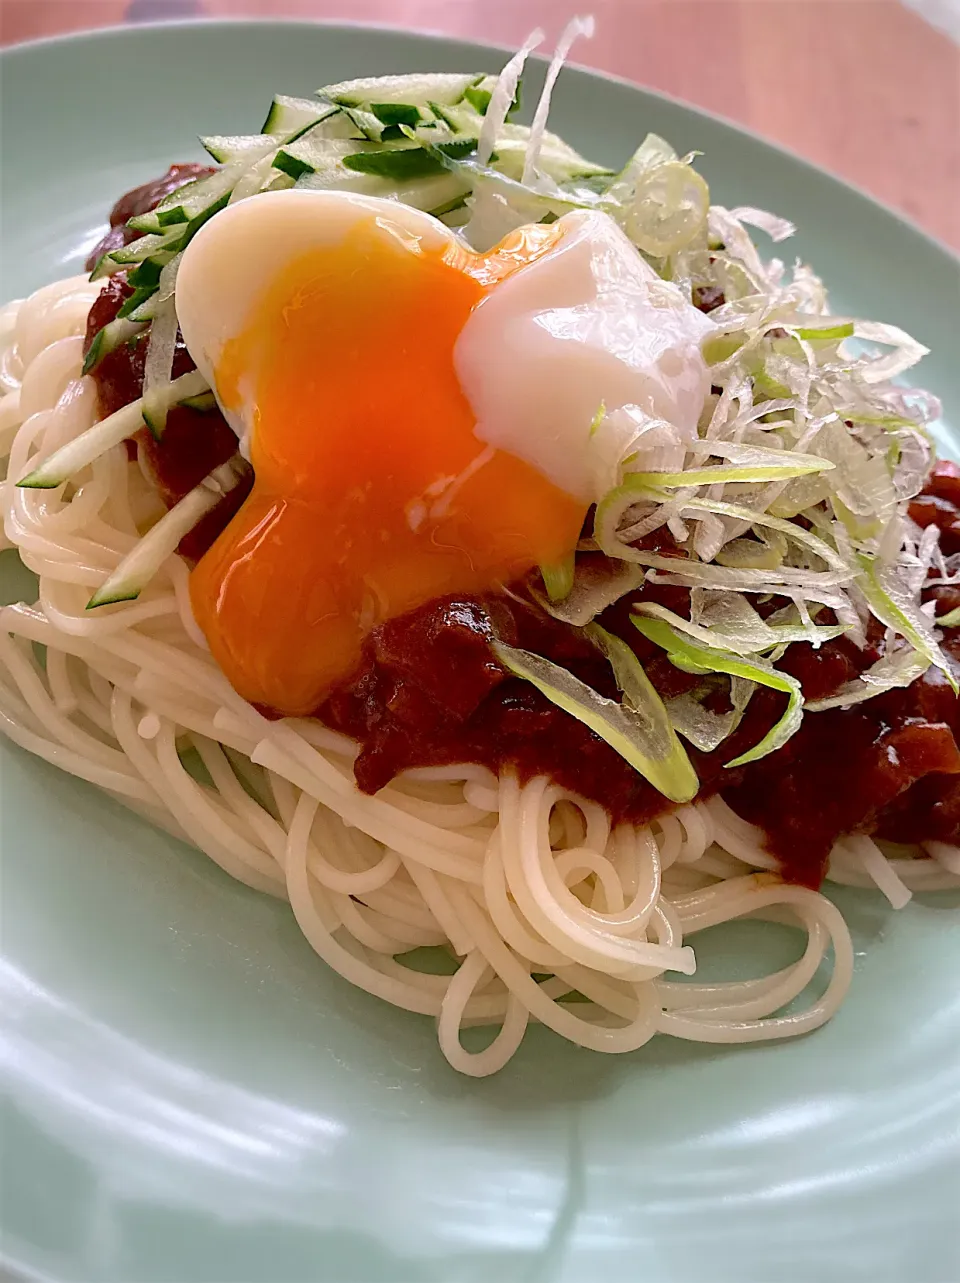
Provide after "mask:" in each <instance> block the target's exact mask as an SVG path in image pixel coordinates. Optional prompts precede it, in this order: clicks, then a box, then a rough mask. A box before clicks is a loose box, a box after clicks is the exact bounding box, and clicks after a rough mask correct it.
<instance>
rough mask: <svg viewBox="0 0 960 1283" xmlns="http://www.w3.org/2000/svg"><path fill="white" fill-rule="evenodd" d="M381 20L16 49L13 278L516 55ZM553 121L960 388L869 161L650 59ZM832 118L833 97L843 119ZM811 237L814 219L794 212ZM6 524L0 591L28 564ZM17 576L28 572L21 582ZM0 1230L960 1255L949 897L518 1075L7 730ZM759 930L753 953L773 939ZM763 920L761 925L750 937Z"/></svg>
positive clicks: (934, 283) (536, 1278)
mask: <svg viewBox="0 0 960 1283" xmlns="http://www.w3.org/2000/svg"><path fill="white" fill-rule="evenodd" d="M499 62H500V59H499V57H498V55H497V54H496V53H495V52H491V51H489V50H482V49H475V48H473V49H471V48H469V47H467V46H463V45H457V44H453V43H449V42H443V41H432V40H427V39H423V38H419V37H412V36H405V35H400V34H391V33H386V32H379V31H373V30H360V29H357V30H348V29H335V28H320V27H306V26H287V27H282V26H280V27H277V26H270V27H268V26H262V27H257V26H242V25H238V26H200V27H194V28H184V27H180V28H177V27H174V28H168V29H165V30H163V29H161V30H156V29H154V30H146V29H140V30H131V31H127V32H123V33H112V34H106V35H100V36H94V37H91V38H85V39H80V40H70V41H64V42H56V43H51V44H47V45H44V46H37V47H34V48H27V49H23V50H19V51H14V52H12V53H7V54H5V55H4V56H3V58H2V62H0V69H2V111H3V192H2V197H3V205H2V216H3V226H2V234H3V241H2V251H3V260H2V270H3V279H2V290H0V294H2V296H3V297H5V298H6V297H10V296H12V295H16V294H22V293H25V292H26V291H28V290H30V289H32V288H34V287H35V286H38V285H40V284H42V283H44V282H45V281H48V280H50V279H52V278H54V277H56V276H58V275H63V274H65V273H66V272H68V271H76V270H78V269H79V264H80V261H81V259H82V257H83V253H84V251H85V249H86V248H87V247H88V246H89V245H90V244H91V242H93V241H94V240H96V238H97V236H98V235H99V231H100V225H101V223H102V222H103V220H104V216H105V213H106V210H107V208H108V207H109V205H110V204H111V203H112V201H113V200H114V198H115V197H116V196H117V195H118V194H119V193H120V192H122V191H124V190H125V189H126V188H128V187H130V186H132V185H133V184H134V183H136V182H139V181H142V180H144V179H146V178H148V177H151V176H152V175H154V174H156V173H157V172H159V171H161V170H162V169H163V168H164V167H165V166H166V165H167V164H168V163H170V162H171V161H174V160H184V159H189V158H192V157H194V156H197V155H198V151H197V146H196V144H195V143H194V142H193V141H192V140H193V139H194V136H195V135H196V134H197V133H218V132H223V133H234V132H251V131H252V130H255V129H256V128H258V127H259V125H260V122H261V119H262V116H263V114H264V111H265V104H267V103H268V102H269V100H270V97H271V96H272V94H273V93H274V91H280V92H285V93H292V94H305V93H308V92H309V91H311V90H312V89H313V88H314V87H316V86H317V85H320V84H323V83H324V82H329V81H331V80H336V79H341V78H345V77H348V76H356V75H361V74H363V75H370V74H378V73H384V72H388V71H420V70H426V69H431V70H432V69H437V70H439V69H448V70H457V69H459V70H464V69H473V68H477V69H478V70H495V69H496V68H497V67H498V65H499ZM553 122H554V127H555V128H556V129H557V130H558V131H559V132H560V133H562V134H564V135H565V136H566V137H568V138H569V139H570V141H571V142H573V143H574V144H575V145H576V146H577V147H579V148H581V149H582V150H584V151H586V152H587V153H589V154H590V155H595V156H596V157H597V158H598V159H602V160H607V161H609V162H612V163H613V162H618V161H619V160H621V159H622V158H623V157H625V156H626V155H627V154H628V152H629V151H630V150H632V148H633V147H634V146H635V145H636V143H637V141H638V140H639V139H640V137H642V135H643V134H644V133H645V132H646V131H647V130H648V129H652V130H655V131H656V132H658V133H661V134H663V135H665V136H666V137H668V138H669V139H671V140H672V141H673V142H674V144H675V145H676V146H677V147H678V149H679V150H680V151H685V150H687V149H688V148H698V149H699V150H701V151H703V152H705V153H706V154H705V157H704V159H703V161H702V168H703V171H704V173H705V174H706V176H707V177H708V179H709V180H710V182H711V185H712V187H713V190H714V195H715V199H717V200H718V201H720V202H722V203H724V204H728V205H733V204H754V205H760V206H764V207H767V208H772V209H775V210H777V211H778V212H780V213H782V214H785V215H787V216H789V217H790V218H792V219H794V220H795V221H796V222H797V223H798V224H799V225H800V229H801V231H800V235H799V236H798V238H797V241H796V252H798V253H800V254H802V255H803V256H805V257H809V258H810V259H811V260H812V261H813V262H814V263H815V264H816V265H817V266H818V267H819V269H820V270H821V271H822V273H823V274H824V275H825V276H826V278H827V279H828V281H830V282H831V283H832V285H833V287H834V297H835V303H836V305H837V306H838V307H845V308H846V307H849V308H851V309H856V311H857V312H859V313H860V314H863V315H869V316H875V317H880V318H884V319H886V320H889V321H894V322H896V323H898V324H900V325H902V326H904V327H906V328H907V329H909V330H911V331H912V332H913V333H914V334H916V335H917V336H918V337H919V338H920V339H922V340H924V341H926V342H928V343H929V344H931V345H932V346H934V347H935V349H937V355H935V356H934V357H931V358H930V359H929V360H928V361H927V362H926V363H925V365H924V367H923V376H924V381H925V382H926V384H927V385H928V386H930V387H931V388H932V389H933V390H934V391H936V392H937V393H938V394H940V395H941V396H942V397H943V398H944V402H945V406H946V417H947V419H948V421H952V422H953V423H954V424H955V425H956V424H960V372H958V369H957V349H956V335H957V322H958V311H960V309H958V297H960V279H958V272H957V264H956V262H955V261H954V260H953V259H951V258H950V257H949V256H948V255H947V254H945V253H944V252H943V251H942V250H940V249H938V248H937V247H936V246H934V245H933V244H932V243H931V242H929V241H928V240H927V239H925V238H924V237H923V236H922V235H920V234H919V233H918V232H916V231H914V230H912V229H911V228H909V227H907V226H905V225H904V224H903V223H901V222H899V221H898V220H897V219H896V218H894V217H893V216H892V215H891V214H889V213H887V212H885V211H884V210H882V209H880V208H878V207H877V206H876V205H873V204H872V203H870V202H869V201H867V200H866V199H865V198H864V197H862V196H860V195H858V194H856V193H854V192H853V191H851V190H849V189H848V188H846V187H844V186H842V185H840V184H838V183H836V182H835V181H833V180H832V179H830V178H827V177H826V176H825V175H823V174H821V173H818V172H817V171H815V170H813V169H810V168H808V167H807V166H805V165H803V164H801V163H800V162H798V161H796V160H794V159H792V158H790V157H787V156H785V155H784V154H782V153H781V152H778V151H776V150H775V149H773V148H771V147H768V146H766V145H764V144H762V143H760V142H758V141H756V140H755V139H753V138H750V137H748V136H746V135H744V134H742V133H739V132H738V131H736V130H735V129H733V128H731V127H729V126H727V125H724V124H721V123H718V122H717V121H715V120H711V119H708V118H706V117H703V116H701V115H699V114H698V113H697V112H694V111H692V110H690V109H688V108H686V107H682V106H679V105H677V104H674V103H669V102H665V101H663V100H662V99H660V98H657V97H655V96H653V95H650V94H645V93H642V92H641V91H639V90H636V89H633V88H630V87H629V86H627V85H624V84H619V83H614V82H611V81H606V80H603V79H600V78H597V77H594V76H590V75H586V74H583V73H579V72H576V73H574V72H567V73H565V75H564V77H562V78H561V82H560V88H559V91H558V93H557V96H556V110H555V115H554V117H553ZM838 128H842V122H838ZM791 252H793V251H792V249H791ZM24 584H25V577H22V576H21V575H20V573H19V572H18V568H17V565H16V563H15V562H14V561H13V560H12V558H11V556H10V555H9V554H7V555H5V556H4V558H3V560H2V561H0V591H2V593H3V594H4V596H5V597H6V599H8V600H9V599H10V598H13V597H16V596H17V595H18V594H19V593H20V592H22V591H27V589H26V588H25V587H24V586H23V585H24ZM18 585H19V586H18ZM0 772H2V774H0V786H2V793H0V808H2V809H0V816H2V842H3V847H2V854H3V908H2V911H3V918H2V950H0V953H2V963H0V984H2V991H3V992H2V996H0V1004H2V1005H0V1012H2V1034H3V1045H4V1055H3V1058H2V1062H0V1063H2V1067H3V1068H2V1072H3V1075H4V1078H5V1084H4V1087H5V1096H6V1103H5V1106H4V1113H3V1116H2V1137H0V1139H2V1148H3V1159H4V1163H5V1169H4V1176H3V1186H2V1197H0V1227H2V1241H3V1247H4V1249H5V1252H6V1255H7V1260H8V1263H9V1264H11V1265H14V1266H17V1267H19V1268H20V1269H21V1270H22V1271H23V1272H24V1273H26V1274H29V1275H34V1276H38V1277H42V1278H47V1279H55V1280H57V1281H58V1283H94V1281H96V1283H100V1281H101V1280H112V1281H115V1283H194V1281H195V1280H196V1281H199V1280H203V1281H205V1283H248V1281H249V1283H254V1281H256V1283H489V1281H491V1280H493V1281H496V1283H521V1281H523V1283H592V1281H593V1280H599V1279H603V1280H605V1281H606V1283H628V1281H629V1283H633V1281H634V1280H638V1281H640V1280H642V1281H644V1283H774V1281H776V1283H833V1281H834V1280H836V1281H837V1283H841V1281H842V1283H852V1281H853V1280H861V1279H863V1280H870V1281H871V1283H904V1281H905V1280H911V1281H912V1283H954V1281H955V1280H956V1279H957V1278H958V1277H960V1255H958V1239H957V1234H956V1222H957V1210H958V1208H960V1199H958V1197H957V1196H958V1192H960V1191H958V1165H957V1146H956V1127H957V1123H958V1116H960V1066H958V1052H960V1005H958V984H957V978H958V976H960V917H958V915H957V912H956V900H955V898H954V903H953V905H952V906H951V907H948V905H947V903H946V901H945V900H941V901H940V902H936V901H934V900H933V899H932V898H931V899H930V900H929V901H928V902H926V903H924V904H917V903H914V904H913V905H911V906H910V907H909V908H908V909H907V910H905V911H904V912H902V913H899V914H892V913H890V912H889V911H887V910H885V909H884V907H883V904H882V903H881V901H880V899H879V897H878V896H875V895H872V894H867V893H862V894H859V893H853V894H849V895H846V894H845V895H842V896H840V897H838V899H839V900H840V902H841V903H842V907H843V909H844V911H845V912H846V913H847V915H848V917H849V920H850V922H851V925H852V927H853V930H854V934H855V940H856V947H857V953H858V958H857V972H856V977H855V981H854V986H853V991H852V993H851V995H850V997H849V1000H848V1002H847V1004H846V1006H845V1007H844V1008H843V1010H842V1011H841V1013H840V1014H839V1015H838V1016H837V1018H836V1020H835V1021H834V1022H833V1023H832V1024H831V1025H830V1026H829V1027H828V1028H826V1029H824V1030H822V1031H821V1032H819V1033H817V1034H814V1035H813V1036H811V1037H809V1038H806V1039H804V1040H802V1041H798V1042H792V1043H788V1044H785V1045H779V1046H771V1045H767V1046H763V1047H759V1048H758V1047H754V1048H746V1049H742V1050H733V1051H724V1050H714V1049H709V1048H700V1047H693V1046H689V1045H686V1044H680V1043H676V1042H672V1041H668V1040H662V1041H659V1042H657V1043H656V1044H655V1045H652V1046H649V1047H647V1048H646V1049H644V1050H642V1051H640V1052H638V1053H636V1054H634V1055H632V1056H629V1057H626V1058H622V1059H607V1058H604V1057H602V1056H600V1055H597V1054H593V1053H590V1052H582V1051H577V1050H574V1049H572V1048H570V1047H567V1046H565V1045H561V1043H560V1041H559V1040H558V1039H556V1038H554V1037H553V1035H551V1034H549V1033H546V1032H544V1031H543V1030H539V1029H537V1030H533V1031H532V1032H531V1033H530V1035H529V1036H528V1039H527V1041H526V1042H525V1043H524V1045H523V1048H522V1049H521V1051H520V1053H519V1055H518V1056H517V1057H516V1059H515V1060H514V1061H513V1062H512V1063H511V1064H510V1066H508V1068H507V1069H506V1071H505V1072H504V1073H503V1074H501V1075H500V1076H499V1077H498V1078H496V1079H494V1080H492V1081H486V1082H480V1083H476V1082H472V1081H468V1080H466V1079H462V1078H460V1077H458V1076H457V1075H456V1074H455V1073H454V1072H453V1071H452V1070H450V1069H449V1068H447V1066H446V1064H445V1063H444V1062H443V1060H442V1059H441V1057H440V1054H439V1052H438V1050H437V1047H436V1043H435V1037H434V1033H433V1030H432V1028H431V1026H430V1023H429V1022H428V1021H426V1020H423V1019H420V1018H419V1017H415V1016H411V1015H406V1014H401V1013H398V1012H395V1011H393V1010H392V1009H390V1008H388V1007H386V1006H384V1005H382V1004H381V1003H379V1002H377V1001H376V1000H375V999H372V998H369V997H367V996H365V995H363V994H360V993H358V992H356V991H355V990H353V989H351V988H350V987H349V986H348V985H347V984H345V983H344V982H342V981H340V980H339V979H338V978H337V977H336V976H333V975H331V974H330V973H329V972H327V971H326V969H325V968H324V967H323V965H322V964H321V963H319V962H318V961H317V960H316V959H315V958H314V956H313V954H312V953H311V952H310V949H309V948H308V946H307V945H306V944H305V943H304V942H303V940H302V939H301V937H300V935H299V933H298V932H297V930H296V928H295V926H294V923H293V920H292V918H291V916H290V915H289V913H288V912H287V911H286V910H285V909H284V908H282V907H281V906H279V905H277V904H276V903H275V902H273V901H269V900H267V899H265V898H261V897H260V896H258V895H256V894H254V893H252V892H249V891H247V890H246V889H245V888H243V887H241V886H238V885H237V884H235V883H233V882H231V881H229V880H228V879H227V878H226V877H225V876H223V875H221V874H220V873H219V871H218V870H216V869H215V868H214V867H213V865H212V864H211V863H210V862H209V861H206V860H204V859H203V858H202V857H200V856H198V855H196V854H195V853H193V852H191V851H188V850H187V849H186V848H184V847H181V846H178V845H177V844H176V843H174V842H172V841H170V840H168V839H167V838H165V837H164V836H162V835H161V834H159V833H156V832H154V831H153V830H152V829H150V828H149V827H148V826H147V825H145V824H143V823H141V822H140V821H138V820H136V819H135V818H133V817H132V816H130V815H128V814H127V813H126V812H125V811H123V810H122V809H121V808H120V807H119V806H115V805H113V804H112V803H111V802H109V801H106V800H105V799H104V798H102V797H101V796H100V795H98V794H97V793H96V792H95V791H94V790H93V789H92V788H90V787H87V786H86V785H83V784H80V783H77V782H76V781H74V780H73V779H71V778H68V777H66V776H62V775H59V774H58V773H57V772H56V771H54V770H53V769H51V768H49V767H47V766H45V765H42V764H40V763H38V762H36V761H34V760H32V759H30V758H28V757H27V756H26V755H24V754H22V753H20V752H19V751H15V750H12V749H11V748H10V747H9V746H8V745H7V744H6V743H5V742H3V743H2V744H0ZM740 931H741V934H740V935H739V936H738V937H737V939H736V940H734V939H733V936H732V935H731V934H728V935H727V936H725V937H721V939H720V940H719V941H717V942H716V943H715V946H714V948H713V950H712V953H713V955H714V956H713V962H714V964H715V973H716V969H718V968H720V967H721V966H722V965H723V964H724V963H725V962H726V963H727V968H726V974H730V970H731V968H732V967H733V965H734V963H733V961H732V959H733V956H734V954H733V949H734V947H735V945H736V943H737V942H739V943H740V945H741V946H742V944H743V943H744V941H747V942H749V943H751V944H754V943H755V944H756V948H757V950H758V952H759V954H760V961H759V963H758V966H759V965H762V964H766V963H767V962H768V961H769V960H770V959H771V958H773V957H775V956H777V954H778V953H779V950H780V948H781V945H780V944H779V943H778V942H777V941H776V940H771V939H770V938H769V937H768V936H766V935H765V934H764V930H763V929H762V928H757V929H755V930H754V931H753V932H752V933H751V934H748V928H746V927H743V928H740ZM741 952H742V950H741Z"/></svg>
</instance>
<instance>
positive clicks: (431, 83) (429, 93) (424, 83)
mask: <svg viewBox="0 0 960 1283" xmlns="http://www.w3.org/2000/svg"><path fill="white" fill-rule="evenodd" d="M483 79H484V76H483V75H477V74H476V73H474V74H471V75H463V74H461V73H452V74H451V73H439V74H433V75H417V74H414V75H409V76H375V77H373V78H372V79H363V80H341V81H340V82H339V84H336V85H325V86H324V88H323V89H318V90H317V93H318V94H319V95H320V96H321V97H323V98H328V99H329V100H330V101H331V102H335V103H339V104H340V105H341V106H342V107H364V106H368V105H369V104H371V103H377V104H378V105H382V104H384V103H405V104H409V105H411V106H414V107H421V106H426V104H427V103H428V102H430V101H431V100H432V101H433V102H439V103H444V104H449V105H451V106H452V105H453V104H454V103H458V102H462V101H463V96H464V94H465V93H466V91H467V90H468V89H469V88H471V87H472V86H475V85H479V84H480V82H481V81H482V80H483ZM395 123H407V122H395Z"/></svg>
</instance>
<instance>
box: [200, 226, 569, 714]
mask: <svg viewBox="0 0 960 1283" xmlns="http://www.w3.org/2000/svg"><path fill="white" fill-rule="evenodd" d="M556 239H557V233H556V231H555V230H554V229H552V228H549V227H535V228H528V229H524V230H523V231H521V232H519V233H515V234H514V235H512V236H511V237H509V238H507V240H506V241H504V242H502V243H501V245H500V246H498V247H497V248H495V249H494V250H492V251H490V252H489V253H488V254H486V255H477V254H474V253H472V252H470V251H468V250H465V249H460V248H459V247H454V246H450V247H448V248H446V249H444V250H442V251H441V250H427V249H425V248H424V247H423V246H422V245H421V244H420V242H419V240H418V239H417V238H416V237H415V236H410V235H408V234H407V233H405V232H404V231H402V230H401V229H399V228H397V227H396V226H394V225H392V224H390V223H388V222H387V221H386V220H381V219H379V218H375V217H371V218H370V219H369V220H364V221H363V222H361V223H360V224H358V225H357V226H356V227H355V228H354V229H353V230H352V231H351V233H350V234H349V236H348V237H347V240H346V241H345V242H341V243H340V244H338V245H335V246H327V247H323V248H314V249H312V250H310V251H309V252H308V253H306V254H304V255H302V256H301V257H299V258H298V259H295V260H293V261H291V262H290V263H289V264H288V265H287V267H286V268H285V269H284V270H283V271H282V272H281V273H280V274H279V275H278V276H277V277H275V278H274V280H273V281H272V283H271V284H270V286H269V287H268V288H267V290H266V291H265V293H264V294H263V296H262V297H261V298H260V299H259V300H258V301H257V303H256V305H255V307H254V309H253V311H252V313H251V314H250V316H249V318H248V321H247V323H246V326H245V329H244V331H243V332H242V333H241V334H239V335H238V336H236V337H234V338H233V339H231V340H229V341H228V342H227V344H226V345H225V346H224V349H223V351H222V353H221V354H220V357H219V360H218V363H217V367H216V386H217V389H218V393H219V396H220V399H221V401H222V402H223V403H224V405H226V406H227V408H228V409H236V410H239V408H240V406H241V401H242V399H243V398H244V397H245V398H246V399H247V401H248V403H252V404H253V405H254V406H255V410H254V413H253V422H252V428H253V432H252V442H251V462H252V464H253V467H254V471H255V474H256V481H255V484H254V488H253V491H252V492H251V494H250V496H249V498H248V499H247V500H246V502H245V504H244V505H243V507H242V508H241V510H240V512H239V513H238V514H237V516H235V517H234V519H233V520H232V521H231V522H230V524H229V526H228V527H227V528H226V530H224V532H223V533H222V535H221V536H220V538H219V539H218V540H217V542H216V543H215V544H214V545H213V547H212V548H211V549H210V551H209V552H208V553H207V554H206V556H204V557H203V559H202V560H201V561H200V563H199V564H198V565H197V567H196V568H195V570H194V571H193V574H192V577H191V600H192V604H193V610H194V613H195V615H196V619H197V622H198V624H199V626H200V628H201V629H202V630H203V632H204V634H205V636H206V637H207V640H208V642H209V644H210V648H211V650H212V652H213V655H214V657H215V659H216V660H217V662H218V663H219V664H220V666H221V668H222V669H223V671H224V673H225V674H226V676H227V677H228V679H229V680H230V682H231V683H232V685H233V686H234V688H235V689H236V690H237V691H238V692H239V693H240V694H241V695H243V696H244V697H245V698H246V699H248V700H250V701H251V702H254V703H257V704H260V705H264V706H267V707H269V708H271V709H274V710H276V711H277V712H280V713H284V714H289V715H296V714H306V713H310V712H313V711H315V710H316V709H317V708H318V706H319V705H320V704H321V703H322V701H323V700H324V699H325V697H326V696H327V695H328V694H329V693H330V692H331V691H332V690H333V689H334V688H335V687H336V686H337V685H339V684H341V683H342V682H344V681H346V680H348V679H349V678H350V677H351V676H352V675H353V674H354V672H355V671H356V670H357V669H358V667H359V664H360V660H361V650H362V645H363V641H364V638H365V637H366V636H367V635H368V634H369V633H370V631H371V630H372V629H373V628H375V627H376V626H377V625H378V624H381V623H383V622H384V621H386V620H389V619H391V618H394V617H396V616H398V615H402V614H404V613H405V612H407V611H410V610H413V609H415V608H417V607H418V606H421V605H423V604H424V603H425V602H428V601H430V600H433V599H434V598H437V597H442V596H444V595H446V594H450V593H476V592H482V591H484V590H489V589H492V588H495V587H496V586H498V585H500V584H503V583H508V582H510V581H511V580H513V579H516V578H517V577H519V576H520V575H523V574H524V573H525V572H527V571H529V570H530V569H531V568H532V567H534V566H536V565H538V564H549V563H551V562H557V561H559V560H560V559H561V558H562V557H564V556H565V555H567V554H569V553H570V552H571V550H572V549H573V548H574V547H575V546H576V542H577V539H578V537H579V533H580V529H581V525H582V522H583V518H584V515H585V506H584V503H583V502H582V500H578V499H575V498H573V497H572V496H571V495H569V494H567V493H566V492H565V491H563V490H560V489H558V488H557V487H556V486H555V485H554V484H553V483H552V482H551V481H549V480H547V478H546V477H545V476H544V475H543V474H542V473H540V472H539V471H538V470H537V469H535V468H534V467H533V466H531V465H530V464H528V463H526V462H524V461H523V460H521V459H519V458H517V457H516V456H514V455H512V454H509V453H507V452H505V451H503V450H498V449H495V448H494V447H492V446H487V445H484V443H483V442H482V441H480V440H478V438H477V437H476V435H475V434H474V429H475V426H476V423H475V418H474V415H473V412H472V411H471V409H470V406H469V404H468V402H467V400H466V397H465V396H464V393H463V391H462V390H461V387H460V384H459V382H458V379H457V375H456V371H455V368H454V346H455V344H456V341H457V339H458V337H459V335H460V333H461V331H462V330H463V327H464V324H465V323H466V321H467V319H468V317H469V316H470V313H471V312H472V311H473V310H474V308H476V307H477V305H478V304H479V303H480V302H481V300H482V299H483V298H484V295H485V293H486V292H487V291H488V290H490V289H492V288H494V287H495V285H496V283H497V281H499V280H501V279H503V278H504V277H505V276H507V275H509V274H510V273H511V272H514V271H516V270H517V269H518V268H520V267H522V266H524V265H526V264H527V263H530V262H532V261H533V260H534V259H536V258H538V257H539V256H541V255H543V254H544V253H546V252H547V251H548V250H549V249H550V248H551V246H552V245H553V244H554V243H555V241H556ZM490 378H491V379H496V378H497V370H496V369H495V368H491V370H490ZM242 389H243V391H242Z"/></svg>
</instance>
